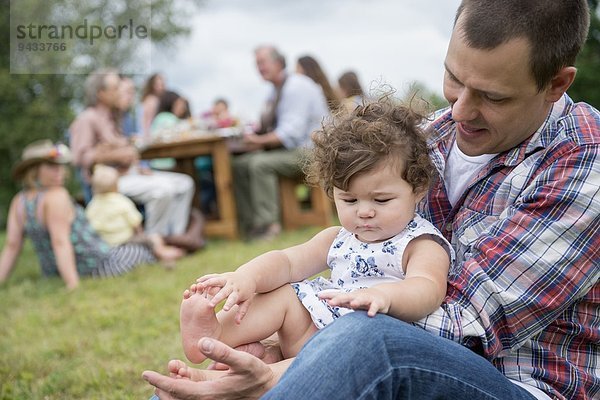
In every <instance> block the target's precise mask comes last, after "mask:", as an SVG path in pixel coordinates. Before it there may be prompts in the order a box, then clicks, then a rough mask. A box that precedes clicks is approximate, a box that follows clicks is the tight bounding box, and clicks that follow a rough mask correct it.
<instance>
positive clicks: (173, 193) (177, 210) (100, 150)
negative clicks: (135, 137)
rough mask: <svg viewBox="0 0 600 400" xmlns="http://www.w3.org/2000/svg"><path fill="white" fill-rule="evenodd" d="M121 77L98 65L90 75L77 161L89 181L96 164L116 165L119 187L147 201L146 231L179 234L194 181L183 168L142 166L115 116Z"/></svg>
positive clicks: (73, 131)
mask: <svg viewBox="0 0 600 400" xmlns="http://www.w3.org/2000/svg"><path fill="white" fill-rule="evenodd" d="M120 83H121V78H120V77H119V75H118V72H117V71H116V70H101V71H96V72H94V73H92V74H91V75H90V76H89V77H88V78H87V80H86V83H85V93H86V105H87V108H86V109H85V110H84V111H83V112H81V113H80V114H79V115H78V116H77V118H76V119H75V120H74V121H73V123H72V124H71V127H70V129H69V131H70V144H71V149H72V152H73V163H74V164H75V166H76V167H77V168H78V169H79V172H80V173H81V175H82V179H83V182H84V183H85V184H86V185H89V174H90V173H89V171H91V168H92V167H93V166H94V164H108V165H113V166H115V167H117V168H118V169H119V170H120V171H121V172H122V175H121V177H120V178H119V192H120V193H122V194H124V195H125V196H127V197H130V198H131V199H133V200H134V201H135V202H138V203H141V204H143V205H144V209H145V213H146V220H145V225H144V228H145V231H146V232H147V233H158V234H160V235H162V236H168V235H180V234H182V233H184V232H185V230H186V227H187V224H188V220H189V214H190V206H191V201H192V197H193V195H194V181H193V180H192V178H190V177H189V176H187V175H183V174H176V173H171V172H151V171H144V170H140V168H139V166H138V165H137V162H138V159H139V155H138V152H137V149H136V148H135V147H133V146H132V145H131V144H130V143H129V141H128V140H127V138H125V137H124V136H123V135H122V134H121V133H120V130H119V128H118V122H117V121H116V119H117V118H115V115H116V114H117V110H118V107H119V103H120V93H119V86H120Z"/></svg>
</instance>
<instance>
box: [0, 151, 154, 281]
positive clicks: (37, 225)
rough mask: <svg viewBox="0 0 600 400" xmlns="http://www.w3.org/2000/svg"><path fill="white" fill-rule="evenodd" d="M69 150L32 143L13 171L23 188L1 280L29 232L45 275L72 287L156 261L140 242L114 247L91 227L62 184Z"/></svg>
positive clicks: (1, 261) (13, 208)
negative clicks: (81, 279) (83, 278)
mask: <svg viewBox="0 0 600 400" xmlns="http://www.w3.org/2000/svg"><path fill="white" fill-rule="evenodd" d="M70 161H71V153H70V151H69V148H68V147H67V146H65V145H63V144H54V143H52V142H51V141H50V140H41V141H36V142H34V143H31V144H30V145H28V146H27V147H26V148H25V149H24V150H23V154H22V156H21V160H20V161H19V162H17V164H16V165H15V166H14V169H13V177H14V179H15V180H17V181H20V182H22V183H23V186H24V188H23V190H22V191H21V192H19V193H17V194H16V195H15V197H14V198H13V199H12V201H11V205H10V210H9V212H8V225H7V237H6V244H5V246H4V249H3V250H2V255H1V256H0V282H3V281H5V280H6V279H7V278H8V276H9V275H10V272H11V271H12V269H13V267H14V266H15V263H16V261H17V258H18V256H19V254H20V252H21V247H22V244H23V238H24V236H25V235H27V236H28V237H29V238H30V239H31V241H32V242H33V246H34V248H35V251H36V253H37V256H38V258H39V262H40V265H41V268H42V274H43V275H45V276H53V275H54V276H55V275H60V277H61V278H62V279H63V280H64V282H65V284H66V285H67V288H68V289H74V288H76V287H77V286H78V284H79V277H80V276H84V275H88V276H94V277H103V276H114V275H120V274H123V273H125V272H128V271H130V270H131V269H133V268H134V267H135V266H137V265H139V264H141V263H152V262H155V261H156V259H155V257H154V255H153V253H152V250H151V249H150V248H149V247H147V246H145V245H142V244H130V243H127V244H123V245H121V246H117V247H112V248H111V247H110V246H109V245H108V244H106V243H105V242H104V241H102V240H101V239H100V237H99V236H98V235H97V234H96V232H95V231H94V230H93V229H92V228H91V225H90V223H89V222H88V220H87V219H86V217H85V214H84V211H83V208H81V207H80V206H79V205H77V204H76V203H74V202H73V200H72V199H71V197H70V195H69V193H68V192H67V190H66V189H65V187H64V182H65V177H66V174H67V167H66V165H67V164H68V163H69V162H70Z"/></svg>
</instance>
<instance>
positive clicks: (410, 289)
mask: <svg viewBox="0 0 600 400" xmlns="http://www.w3.org/2000/svg"><path fill="white" fill-rule="evenodd" d="M404 257H405V259H404V260H405V261H406V262H404V260H403V265H405V266H406V269H405V271H406V272H405V275H406V278H405V279H403V280H400V281H398V282H394V283H383V284H381V285H375V286H373V287H371V288H367V289H360V290H355V291H353V292H350V293H332V292H326V293H323V294H320V295H319V297H321V298H323V299H329V304H330V305H332V306H342V307H349V308H354V309H363V310H368V314H369V315H370V316H374V315H375V314H376V313H378V312H380V313H384V314H389V315H391V316H393V317H395V318H398V319H401V320H404V321H407V322H412V321H417V320H419V319H421V318H423V317H425V316H426V315H428V314H429V313H431V312H433V311H434V310H435V309H437V308H438V307H439V305H440V304H441V303H442V301H443V300H444V297H445V296H446V288H447V277H448V269H449V267H450V259H449V257H448V253H447V252H446V251H445V250H444V248H443V247H442V246H441V245H440V244H438V243H437V242H435V241H434V240H431V238H430V236H429V235H424V236H420V237H418V238H416V239H413V240H412V241H411V242H410V243H409V244H408V246H407V247H406V251H405V252H404Z"/></svg>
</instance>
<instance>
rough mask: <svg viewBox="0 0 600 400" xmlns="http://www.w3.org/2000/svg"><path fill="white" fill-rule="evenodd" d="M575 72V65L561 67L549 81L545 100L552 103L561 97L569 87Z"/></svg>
mask: <svg viewBox="0 0 600 400" xmlns="http://www.w3.org/2000/svg"><path fill="white" fill-rule="evenodd" d="M576 74H577V68H575V67H563V68H561V69H560V71H558V73H557V74H556V75H555V76H554V78H552V80H551V81H550V85H549V86H548V89H546V100H547V101H549V102H552V103H554V102H555V101H558V99H560V98H561V97H562V95H563V94H564V93H565V92H566V91H567V89H569V87H570V86H571V84H572V83H573V81H574V80H575V75H576Z"/></svg>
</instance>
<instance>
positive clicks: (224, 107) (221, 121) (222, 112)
mask: <svg viewBox="0 0 600 400" xmlns="http://www.w3.org/2000/svg"><path fill="white" fill-rule="evenodd" d="M202 119H204V121H205V122H206V123H207V124H208V129H219V128H229V127H232V126H235V125H237V123H238V121H237V119H236V118H234V117H233V116H232V115H231V114H230V113H229V103H228V102H227V100H225V99H223V98H218V99H216V100H215V101H214V102H213V105H212V107H211V109H210V110H209V111H206V112H204V113H203V114H202Z"/></svg>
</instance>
